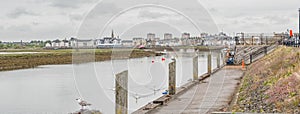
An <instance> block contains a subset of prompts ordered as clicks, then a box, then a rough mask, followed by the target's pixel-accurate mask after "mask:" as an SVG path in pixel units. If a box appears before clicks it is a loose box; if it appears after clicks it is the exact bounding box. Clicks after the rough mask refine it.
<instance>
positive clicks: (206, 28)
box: [0, 0, 300, 41]
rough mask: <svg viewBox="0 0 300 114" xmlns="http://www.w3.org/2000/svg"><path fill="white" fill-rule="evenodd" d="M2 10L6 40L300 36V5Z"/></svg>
mask: <svg viewBox="0 0 300 114" xmlns="http://www.w3.org/2000/svg"><path fill="white" fill-rule="evenodd" d="M147 4H148V5H147ZM149 4H151V5H149ZM0 7H1V10H0V40H1V41H20V40H23V41H30V40H47V39H50V40H54V39H57V38H59V39H64V38H70V37H72V36H74V37H79V38H83V39H86V38H90V39H91V38H98V37H103V36H109V35H110V32H111V30H112V29H114V31H115V33H116V35H118V36H120V37H121V38H123V39H131V38H132V37H146V33H148V32H153V33H156V36H157V37H160V38H162V37H163V33H172V34H173V36H175V37H180V34H181V33H182V32H189V33H191V34H192V35H193V36H196V35H199V34H200V33H201V32H209V33H216V32H219V31H222V30H223V31H224V32H226V33H229V34H233V33H234V32H249V33H261V32H263V33H272V32H283V31H285V30H286V29H293V30H294V31H298V11H297V10H298V8H299V7H300V0H164V1H162V0H100V1H99V0H1V1H0Z"/></svg>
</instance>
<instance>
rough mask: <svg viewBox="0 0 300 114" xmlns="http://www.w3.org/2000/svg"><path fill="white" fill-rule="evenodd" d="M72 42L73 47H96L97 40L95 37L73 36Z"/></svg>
mask: <svg viewBox="0 0 300 114" xmlns="http://www.w3.org/2000/svg"><path fill="white" fill-rule="evenodd" d="M70 44H71V46H72V48H95V41H94V40H93V39H77V38H71V40H70Z"/></svg>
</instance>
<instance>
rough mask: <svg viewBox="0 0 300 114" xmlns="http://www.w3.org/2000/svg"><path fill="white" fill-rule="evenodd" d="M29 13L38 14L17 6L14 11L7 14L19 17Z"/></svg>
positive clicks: (31, 14)
mask: <svg viewBox="0 0 300 114" xmlns="http://www.w3.org/2000/svg"><path fill="white" fill-rule="evenodd" d="M24 15H29V16H37V15H38V14H36V13H34V12H31V11H28V10H26V9H25V8H17V9H15V10H13V11H12V12H10V13H8V14H7V16H8V17H10V18H18V17H20V16H24Z"/></svg>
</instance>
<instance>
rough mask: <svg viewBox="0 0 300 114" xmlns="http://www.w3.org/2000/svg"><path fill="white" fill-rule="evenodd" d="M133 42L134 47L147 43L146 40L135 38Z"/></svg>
mask: <svg viewBox="0 0 300 114" xmlns="http://www.w3.org/2000/svg"><path fill="white" fill-rule="evenodd" d="M132 41H133V45H134V46H140V45H146V43H147V42H146V40H145V39H144V38H133V39H132Z"/></svg>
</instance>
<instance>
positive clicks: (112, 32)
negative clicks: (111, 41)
mask: <svg viewBox="0 0 300 114" xmlns="http://www.w3.org/2000/svg"><path fill="white" fill-rule="evenodd" d="M114 37H115V35H114V30H112V31H111V38H114Z"/></svg>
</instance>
